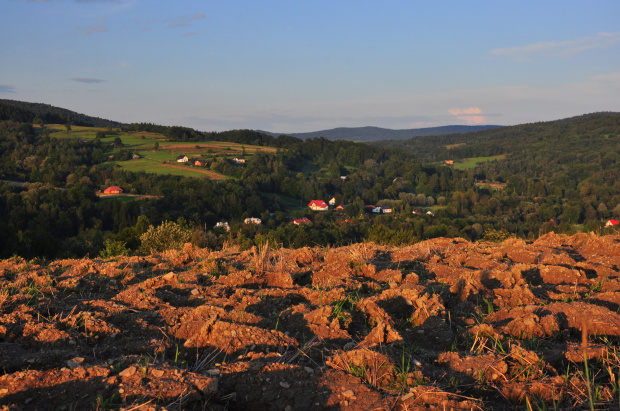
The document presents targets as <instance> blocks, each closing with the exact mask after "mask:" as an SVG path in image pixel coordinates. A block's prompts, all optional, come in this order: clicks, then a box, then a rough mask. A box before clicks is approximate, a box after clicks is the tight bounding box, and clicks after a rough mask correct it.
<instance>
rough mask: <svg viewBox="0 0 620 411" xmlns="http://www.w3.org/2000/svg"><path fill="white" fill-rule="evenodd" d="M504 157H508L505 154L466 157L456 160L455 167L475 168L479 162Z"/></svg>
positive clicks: (459, 168) (462, 168)
mask: <svg viewBox="0 0 620 411" xmlns="http://www.w3.org/2000/svg"><path fill="white" fill-rule="evenodd" d="M504 158H506V155H505V154H500V155H498V156H490V157H470V158H464V159H462V160H460V161H458V162H457V161H455V162H454V168H456V169H457V170H467V169H470V168H475V167H476V165H478V164H479V163H485V162H487V161H493V160H503V159H504Z"/></svg>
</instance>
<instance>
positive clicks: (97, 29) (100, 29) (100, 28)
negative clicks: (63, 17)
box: [77, 19, 110, 35]
mask: <svg viewBox="0 0 620 411" xmlns="http://www.w3.org/2000/svg"><path fill="white" fill-rule="evenodd" d="M104 24H105V19H99V20H97V24H95V25H93V26H79V27H77V29H78V30H79V31H81V32H82V34H86V35H88V34H93V33H105V32H106V31H109V30H110V28H109V27H106V26H104Z"/></svg>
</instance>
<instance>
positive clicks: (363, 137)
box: [256, 125, 502, 142]
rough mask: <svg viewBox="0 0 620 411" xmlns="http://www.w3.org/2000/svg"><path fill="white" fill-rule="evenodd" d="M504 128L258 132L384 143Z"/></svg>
mask: <svg viewBox="0 0 620 411" xmlns="http://www.w3.org/2000/svg"><path fill="white" fill-rule="evenodd" d="M499 127H502V126H495V125H481V126H458V125H453V126H439V127H426V128H412V129H402V130H393V129H389V128H381V127H372V126H367V127H337V128H332V129H328V130H320V131H311V132H306V133H274V132H270V131H263V130H256V131H258V132H260V133H264V134H269V135H271V136H274V137H277V136H279V135H282V134H284V135H287V136H292V137H297V138H301V139H302V140H306V139H309V138H316V137H324V138H326V139H328V140H351V141H363V142H370V141H382V140H406V139H408V138H412V137H420V136H435V135H437V136H438V135H444V134H457V133H469V132H473V131H480V130H487V129H490V128H499Z"/></svg>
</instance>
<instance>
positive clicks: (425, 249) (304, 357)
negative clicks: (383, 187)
mask: <svg viewBox="0 0 620 411" xmlns="http://www.w3.org/2000/svg"><path fill="white" fill-rule="evenodd" d="M619 267H620V237H618V236H606V237H597V236H594V235H585V234H584V235H578V236H574V237H567V236H557V235H554V234H550V235H546V236H544V237H541V238H540V239H538V240H537V241H535V242H533V243H527V242H524V241H521V240H516V239H511V240H507V241H505V242H503V243H500V244H491V243H470V242H467V241H464V240H460V239H435V240H430V241H426V242H422V243H419V244H416V245H414V246H409V247H404V248H391V247H384V246H378V245H374V244H358V245H352V246H349V247H342V248H328V249H322V248H316V249H310V248H304V249H299V250H288V249H279V250H275V251H274V250H269V249H267V248H265V249H259V250H257V249H252V250H249V251H243V252H240V251H239V250H237V249H235V248H229V249H225V250H222V251H211V250H208V249H197V248H194V247H193V246H191V245H189V244H187V245H186V246H185V247H184V248H183V249H182V250H180V251H168V252H166V253H163V254H161V255H150V256H144V257H118V258H116V259H110V260H101V259H81V260H62V261H53V262H49V261H39V260H32V261H25V260H23V259H21V258H18V257H15V258H12V259H9V260H4V261H1V262H0V285H1V287H2V289H1V290H2V291H1V292H0V364H1V365H2V368H3V369H2V371H3V375H2V376H0V409H3V410H18V409H24V410H49V409H55V410H84V409H125V410H163V409H167V410H178V409H187V410H205V409H206V410H208V409H214V410H225V409H228V410H291V411H292V410H311V409H353V410H411V409H418V408H420V409H421V408H425V409H426V408H430V409H446V410H448V409H463V410H470V409H474V410H475V409H484V410H488V409H491V410H508V409H528V407H531V409H561V410H564V409H565V410H568V409H590V407H591V406H593V407H594V408H597V409H603V408H604V409H608V408H613V407H614V406H616V407H617V404H618V400H619V397H620V392H619V384H618V381H619V380H618V377H619V375H618V372H619V371H620V368H619V366H620V360H619V358H618V341H619V336H620V314H618V311H619V308H620V293H619V290H620V281H619V278H620V268H619ZM584 360H587V362H586V361H584Z"/></svg>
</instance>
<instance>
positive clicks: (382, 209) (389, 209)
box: [372, 206, 392, 214]
mask: <svg viewBox="0 0 620 411" xmlns="http://www.w3.org/2000/svg"><path fill="white" fill-rule="evenodd" d="M372 212H373V213H375V214H388V213H391V212H392V207H389V206H376V207H375V208H373V209H372Z"/></svg>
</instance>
